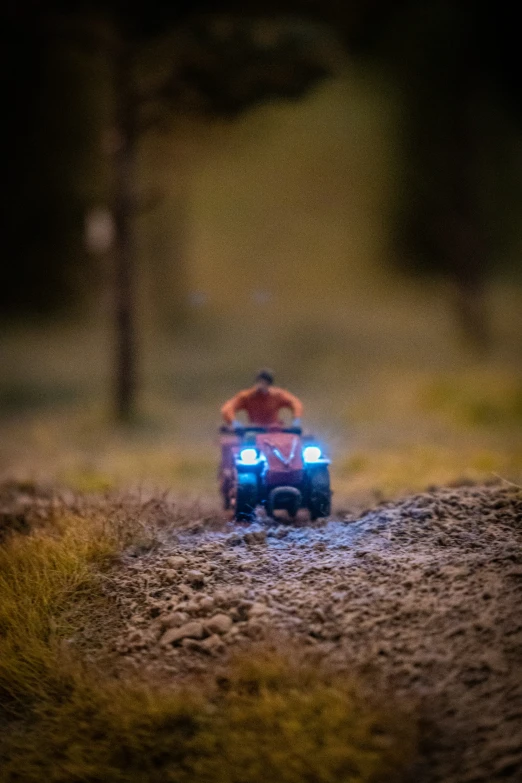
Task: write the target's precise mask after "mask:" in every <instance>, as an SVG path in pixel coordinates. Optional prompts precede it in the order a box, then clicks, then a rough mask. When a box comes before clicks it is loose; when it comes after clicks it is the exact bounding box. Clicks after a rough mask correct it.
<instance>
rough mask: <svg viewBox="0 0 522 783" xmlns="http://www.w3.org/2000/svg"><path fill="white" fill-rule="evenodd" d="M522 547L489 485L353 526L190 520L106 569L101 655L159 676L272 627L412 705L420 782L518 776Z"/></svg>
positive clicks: (512, 498) (519, 530)
mask: <svg viewBox="0 0 522 783" xmlns="http://www.w3.org/2000/svg"><path fill="white" fill-rule="evenodd" d="M521 543H522V493H521V492H520V491H518V490H517V489H516V488H514V487H501V486H494V487H492V486H487V487H486V486H476V487H461V488H450V489H441V490H437V491H434V492H432V493H426V494H420V495H416V496H414V497H410V498H407V499H405V500H403V501H402V502H400V503H397V504H385V505H381V506H380V507H378V508H377V509H375V510H373V511H371V512H369V513H367V514H365V515H364V516H363V517H362V518H360V519H358V520H356V521H355V522H354V521H353V520H351V519H348V518H347V519H344V520H343V519H341V520H331V521H328V522H327V523H325V524H324V525H322V526H311V527H300V528H294V527H290V526H288V527H284V526H276V525H271V526H270V525H262V524H260V523H256V524H253V525H250V526H232V525H229V526H225V528H224V529H223V530H217V531H216V530H209V529H205V527H203V528H202V529H201V528H200V529H198V527H197V526H196V528H194V527H193V526H192V528H191V529H186V530H180V531H176V532H175V533H173V534H172V537H171V538H170V539H169V540H167V541H166V542H165V543H164V544H163V545H162V546H161V547H160V548H159V549H157V550H156V551H153V552H149V553H148V554H144V555H140V556H136V552H132V553H127V554H126V555H125V556H124V557H123V562H122V565H123V567H119V568H118V569H117V570H116V571H115V572H114V573H112V574H111V576H110V578H109V581H108V583H107V586H106V589H107V591H108V592H109V593H110V595H112V596H113V598H114V600H115V601H116V602H117V604H118V607H119V612H120V616H121V620H122V626H121V632H120V634H119V636H118V638H117V640H116V641H115V642H114V644H113V655H114V660H115V661H117V662H118V663H117V665H118V666H119V665H121V666H125V665H129V664H130V665H133V666H135V667H139V668H140V669H143V670H144V671H146V672H147V673H148V674H149V675H150V676H155V677H156V676H157V677H168V678H169V679H172V677H173V676H176V677H179V676H183V675H186V674H187V673H190V672H206V671H213V670H214V668H215V667H219V664H220V661H222V660H224V659H226V656H227V654H228V653H229V651H230V650H233V649H237V648H238V647H243V648H245V647H246V648H248V647H249V645H252V644H253V643H255V642H256V641H257V640H260V639H266V638H271V637H273V636H274V635H276V636H279V638H286V639H287V642H288V643H290V642H292V643H297V644H299V645H300V646H301V647H302V646H303V645H307V646H309V647H310V648H311V649H313V650H314V652H319V653H320V654H321V655H322V656H324V657H325V658H326V659H327V660H328V661H329V662H331V664H332V665H333V666H335V667H338V668H340V669H346V670H360V671H364V672H365V675H366V677H370V678H372V677H373V678H375V681H376V684H379V685H381V684H383V685H388V686H391V688H392V689H393V690H394V691H395V692H396V693H397V694H398V695H399V696H402V697H404V698H406V699H408V700H413V701H414V702H415V706H416V708H417V709H419V710H420V711H421V715H422V716H423V719H424V721H425V725H426V732H425V734H426V738H427V740H426V746H425V748H424V749H423V760H422V764H421V768H420V769H419V771H418V777H417V779H418V780H422V781H426V782H428V781H429V782H430V783H431V782H433V783H434V782H435V781H437V782H438V783H442V781H443V782H444V783H471V781H476V782H477V783H478V781H484V783H486V781H487V782H488V783H492V781H497V780H498V781H506V780H511V781H521V780H522V678H521V677H520V672H521V670H522V669H521V664H522V615H521V613H520V606H521V602H522V549H521ZM132 555H134V556H132Z"/></svg>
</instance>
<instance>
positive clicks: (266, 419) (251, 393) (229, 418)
mask: <svg viewBox="0 0 522 783" xmlns="http://www.w3.org/2000/svg"><path fill="white" fill-rule="evenodd" d="M281 408H290V410H291V411H292V415H293V417H294V418H295V419H300V418H301V416H302V413H303V404H302V402H301V400H299V399H298V398H297V397H295V396H294V395H293V394H290V392H287V391H285V390H284V389H278V388H277V387H276V386H270V387H269V389H268V392H266V393H264V392H262V391H259V389H257V387H256V386H253V387H252V388H251V389H245V391H240V392H239V393H238V394H236V395H235V397H232V399H231V400H228V402H226V403H225V404H224V405H223V407H222V408H221V415H222V416H223V418H224V420H225V422H226V423H227V424H232V422H233V420H234V419H235V417H236V413H237V412H238V411H246V412H247V414H248V418H249V419H250V423H251V424H253V425H254V426H256V427H270V426H274V425H281V424H282V423H283V422H282V421H281V419H280V418H279V415H278V414H279V411H280V410H281Z"/></svg>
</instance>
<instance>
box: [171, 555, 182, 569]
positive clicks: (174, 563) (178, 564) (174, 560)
mask: <svg viewBox="0 0 522 783" xmlns="http://www.w3.org/2000/svg"><path fill="white" fill-rule="evenodd" d="M167 563H168V564H169V566H171V568H183V566H186V565H187V558H186V557H181V555H175V556H173V557H167Z"/></svg>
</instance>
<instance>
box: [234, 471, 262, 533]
mask: <svg viewBox="0 0 522 783" xmlns="http://www.w3.org/2000/svg"><path fill="white" fill-rule="evenodd" d="M257 504H258V497H257V476H256V474H255V473H238V476H237V485H236V508H235V518H236V520H237V521H238V522H239V521H249V520H251V519H252V518H253V517H254V515H255V510H256V506H257Z"/></svg>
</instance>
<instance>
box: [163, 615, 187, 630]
mask: <svg viewBox="0 0 522 783" xmlns="http://www.w3.org/2000/svg"><path fill="white" fill-rule="evenodd" d="M188 619H189V618H188V614H186V613H185V612H171V613H170V614H166V615H165V616H164V617H162V618H161V619H160V627H161V628H179V626H180V625H183V623H186V622H187V620H188Z"/></svg>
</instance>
